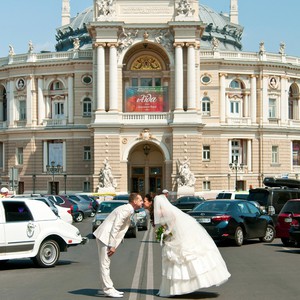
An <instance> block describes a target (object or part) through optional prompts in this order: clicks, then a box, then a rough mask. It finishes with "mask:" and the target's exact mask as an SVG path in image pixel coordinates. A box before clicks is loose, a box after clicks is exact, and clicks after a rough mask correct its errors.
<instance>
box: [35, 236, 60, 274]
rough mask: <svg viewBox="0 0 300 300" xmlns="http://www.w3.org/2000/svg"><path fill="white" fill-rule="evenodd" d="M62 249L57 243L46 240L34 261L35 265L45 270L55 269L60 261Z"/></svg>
mask: <svg viewBox="0 0 300 300" xmlns="http://www.w3.org/2000/svg"><path fill="white" fill-rule="evenodd" d="M59 255H60V249H59V246H58V244H57V242H56V241H54V240H46V241H44V242H43V243H42V244H41V246H40V249H39V252H38V254H37V256H36V257H34V258H33V259H32V260H33V262H34V263H35V264H37V265H38V266H40V267H43V268H50V267H53V266H54V265H55V264H56V262H57V261H58V259H59Z"/></svg>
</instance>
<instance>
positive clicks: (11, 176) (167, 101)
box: [0, 0, 300, 195]
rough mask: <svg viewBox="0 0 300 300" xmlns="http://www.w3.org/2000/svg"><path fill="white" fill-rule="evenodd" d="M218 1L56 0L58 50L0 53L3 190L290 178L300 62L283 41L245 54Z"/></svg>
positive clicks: (225, 184) (298, 124) (237, 28)
mask: <svg viewBox="0 0 300 300" xmlns="http://www.w3.org/2000/svg"><path fill="white" fill-rule="evenodd" d="M227 1H228V9H229V12H228V13H227V14H223V13H217V12H215V11H214V10H212V9H211V8H209V7H208V6H206V5H204V4H202V1H198V0H152V1H146V0H139V1H134V0H102V1H99V0H94V1H91V3H90V4H91V6H90V7H88V8H86V9H85V10H84V11H82V12H81V13H79V14H77V16H75V17H71V16H70V1H68V0H62V16H61V22H62V24H61V26H60V27H59V28H57V30H56V41H57V42H56V45H55V49H56V50H55V51H49V52H48V51H42V52H39V53H37V52H36V51H35V45H34V44H32V43H31V42H29V44H28V52H26V53H23V54H18V53H15V51H14V48H13V45H10V47H9V49H8V54H7V56H6V57H2V58H0V175H1V186H7V187H9V188H10V189H11V190H14V191H15V192H16V193H19V194H22V193H32V192H34V193H55V194H63V193H65V192H97V191H101V190H102V191H115V192H116V193H127V192H140V193H142V194H145V193H149V192H153V193H157V192H158V191H159V190H161V189H168V190H169V191H171V192H172V193H173V194H174V195H176V194H180V193H187V192H188V193H202V192H206V191H213V190H235V189H237V190H247V189H249V187H251V186H252V187H259V186H262V185H263V184H262V181H263V179H264V178H265V177H270V176H274V177H283V176H285V177H287V176H288V177H289V178H297V177H298V174H300V105H299V84H300V58H298V57H291V56H289V55H288V54H286V53H285V45H284V43H282V44H280V45H278V52H277V53H269V52H267V51H266V49H265V48H266V47H265V45H264V42H263V41H262V42H261V43H260V44H259V45H257V52H244V51H243V45H242V37H243V26H242V24H241V25H240V24H239V21H238V16H239V15H238V1H237V0H227ZM199 2H200V3H199ZM207 2H209V1H207ZM32 39H34V37H32ZM105 172H106V173H105ZM105 176H108V177H107V178H106V179H105V180H107V182H104V179H103V178H104V177H105Z"/></svg>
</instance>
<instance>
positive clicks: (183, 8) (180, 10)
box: [177, 0, 195, 17]
mask: <svg viewBox="0 0 300 300" xmlns="http://www.w3.org/2000/svg"><path fill="white" fill-rule="evenodd" d="M194 12H195V10H194V9H193V8H192V7H191V5H190V3H189V0H180V2H179V3H178V6H177V15H178V16H185V17H191V16H193V15H194Z"/></svg>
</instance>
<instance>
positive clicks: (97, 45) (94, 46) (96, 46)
mask: <svg viewBox="0 0 300 300" xmlns="http://www.w3.org/2000/svg"><path fill="white" fill-rule="evenodd" d="M98 47H103V48H104V47H106V43H97V42H95V43H94V44H93V48H98Z"/></svg>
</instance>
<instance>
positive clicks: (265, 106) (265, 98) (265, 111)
mask: <svg viewBox="0 0 300 300" xmlns="http://www.w3.org/2000/svg"><path fill="white" fill-rule="evenodd" d="M268 79H269V76H267V75H265V76H263V78H262V117H263V123H268V119H269V95H268Z"/></svg>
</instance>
